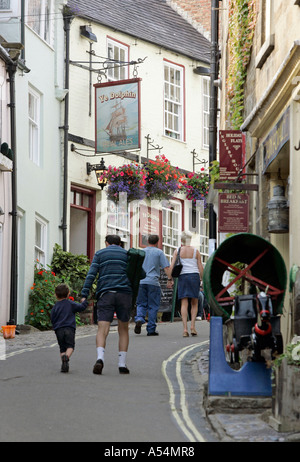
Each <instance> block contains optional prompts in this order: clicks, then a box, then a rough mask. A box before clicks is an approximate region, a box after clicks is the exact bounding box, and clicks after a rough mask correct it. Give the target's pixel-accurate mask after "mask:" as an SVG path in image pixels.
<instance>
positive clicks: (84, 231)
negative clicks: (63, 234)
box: [70, 185, 96, 260]
mask: <svg viewBox="0 0 300 462" xmlns="http://www.w3.org/2000/svg"><path fill="white" fill-rule="evenodd" d="M70 205H71V210H70V252H72V253H75V254H79V255H80V254H83V255H87V256H88V257H89V259H90V260H92V258H93V256H94V251H95V213H96V192H95V191H92V190H89V189H85V188H80V187H79V186H75V185H72V186H71V201H70Z"/></svg>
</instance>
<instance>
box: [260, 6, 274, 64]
mask: <svg viewBox="0 0 300 462" xmlns="http://www.w3.org/2000/svg"><path fill="white" fill-rule="evenodd" d="M273 8H274V2H273V0H262V1H261V4H260V28H261V34H260V38H261V43H260V46H261V48H260V51H259V53H258V54H257V57H256V61H255V64H256V67H257V68H258V69H261V68H262V67H263V65H264V63H265V61H266V60H267V58H268V57H269V55H270V54H271V53H272V51H273V50H274V44H275V35H274V26H273V22H274V21H273V17H274V11H273Z"/></svg>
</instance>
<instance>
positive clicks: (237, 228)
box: [218, 193, 249, 233]
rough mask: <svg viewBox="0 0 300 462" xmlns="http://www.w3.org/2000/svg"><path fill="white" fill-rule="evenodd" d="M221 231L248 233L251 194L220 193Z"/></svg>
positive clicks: (219, 224) (219, 223)
mask: <svg viewBox="0 0 300 462" xmlns="http://www.w3.org/2000/svg"><path fill="white" fill-rule="evenodd" d="M218 228H219V233H247V232H248V230H249V194H233V193H228V194H227V193H219V214H218Z"/></svg>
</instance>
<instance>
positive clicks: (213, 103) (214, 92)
mask: <svg viewBox="0 0 300 462" xmlns="http://www.w3.org/2000/svg"><path fill="white" fill-rule="evenodd" d="M218 38H219V0H211V64H210V110H209V118H210V121H209V163H210V164H211V162H213V161H214V160H216V157H217V110H218V88H217V87H216V85H215V81H216V80H217V79H218V73H219V69H218V63H219V46H218ZM216 221H217V220H216V214H215V212H214V209H213V204H209V221H208V222H209V255H211V254H212V253H213V252H214V251H215V250H216V240H217V239H216V238H217V230H216Z"/></svg>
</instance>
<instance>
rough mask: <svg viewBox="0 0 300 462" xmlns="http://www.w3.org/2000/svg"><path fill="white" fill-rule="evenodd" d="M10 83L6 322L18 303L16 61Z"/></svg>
mask: <svg viewBox="0 0 300 462" xmlns="http://www.w3.org/2000/svg"><path fill="white" fill-rule="evenodd" d="M7 71H8V75H9V84H10V104H9V107H10V127H11V150H12V152H13V169H12V174H11V183H12V211H11V212H10V214H11V215H12V239H11V282H10V320H9V322H8V324H16V323H17V304H18V223H17V214H18V212H17V148H16V104H15V75H16V71H17V63H16V62H14V61H11V62H9V63H8V64H7Z"/></svg>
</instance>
